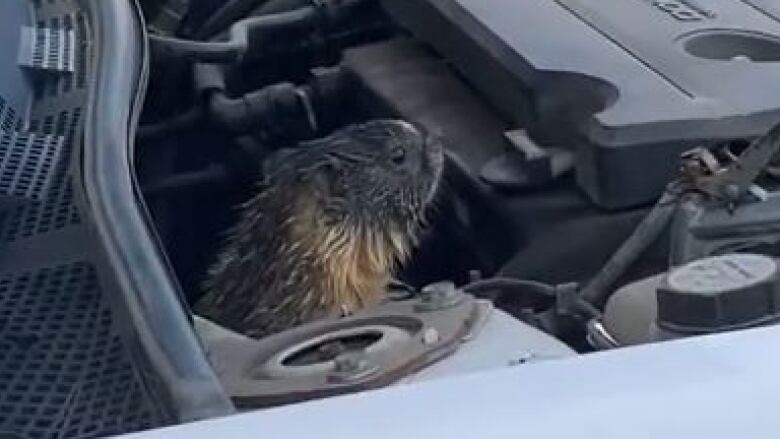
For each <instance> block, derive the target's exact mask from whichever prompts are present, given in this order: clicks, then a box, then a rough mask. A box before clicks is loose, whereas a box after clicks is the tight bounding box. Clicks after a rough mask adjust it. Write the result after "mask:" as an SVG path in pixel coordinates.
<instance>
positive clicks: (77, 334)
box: [0, 0, 171, 439]
mask: <svg viewBox="0 0 780 439" xmlns="http://www.w3.org/2000/svg"><path fill="white" fill-rule="evenodd" d="M30 3H31V5H32V6H34V8H31V9H30V11H32V12H33V14H34V15H35V21H34V22H32V23H24V22H22V23H20V22H19V21H23V20H24V19H26V16H24V15H23V14H16V15H15V14H13V13H11V12H10V11H11V9H10V7H11V5H13V4H16V2H5V1H2V0H0V27H2V26H5V27H4V29H9V27H11V26H13V29H15V31H14V32H15V33H14V35H17V36H21V40H20V41H19V43H20V45H22V46H24V45H25V44H28V47H32V46H31V45H34V46H36V47H37V48H36V49H35V56H32V55H31V56H32V58H34V61H35V63H37V64H36V65H35V66H28V67H34V69H30V68H22V67H20V66H19V65H17V64H13V63H10V64H9V63H2V64H0V77H13V76H12V75H5V76H3V74H2V73H3V69H9V71H10V69H15V71H19V70H21V71H23V73H24V74H25V75H26V76H27V78H26V79H25V81H23V83H21V82H20V83H14V84H11V87H10V88H8V87H7V88H5V89H0V90H6V91H5V92H0V95H2V94H3V93H10V92H11V91H16V92H19V93H18V96H17V95H14V100H11V96H10V94H9V95H8V96H0V198H2V199H5V200H8V199H11V198H9V197H12V198H13V202H12V203H2V204H0V438H5V437H11V438H13V437H19V438H47V439H48V438H93V437H105V436H109V435H117V434H122V433H128V432H133V431H138V430H142V429H147V428H152V427H159V426H162V425H165V424H167V423H170V422H171V417H170V411H168V410H166V407H164V406H163V403H162V402H161V398H160V397H159V395H158V394H156V393H153V391H154V390H155V387H154V383H153V382H152V383H150V382H148V381H146V380H144V379H143V377H146V376H148V373H147V372H141V369H140V367H139V365H138V364H137V363H136V362H135V361H133V357H132V356H131V355H130V353H131V352H135V351H134V350H133V349H131V348H130V346H129V345H128V344H127V343H126V341H125V340H126V339H125V338H124V337H122V336H121V335H122V332H121V331H122V328H123V326H120V325H119V324H118V320H119V319H117V318H116V316H117V315H118V314H117V312H119V308H114V306H115V305H116V302H117V301H116V300H115V299H112V296H114V295H115V294H117V293H115V292H113V291H112V287H111V286H110V284H104V283H103V281H104V280H110V277H106V276H103V275H102V273H100V272H99V268H98V267H99V265H97V264H96V261H97V256H95V255H94V253H93V249H94V248H95V247H97V246H96V245H94V237H93V235H92V232H91V231H90V228H89V227H87V224H86V221H84V220H83V219H84V218H85V216H84V215H83V214H81V213H80V212H79V206H78V204H77V203H76V200H75V194H76V187H75V185H74V179H75V177H74V174H73V166H72V160H73V157H74V155H75V153H76V152H77V150H78V149H79V148H80V147H81V145H82V142H83V129H84V115H85V114H86V111H85V104H86V102H87V99H88V96H87V93H88V87H87V86H88V83H89V80H90V63H91V56H92V55H91V54H92V47H93V44H94V43H93V42H92V40H91V35H90V31H91V26H90V23H89V19H88V15H87V14H86V13H85V11H83V10H81V9H80V5H82V4H84V5H88V4H89V2H82V1H80V0H56V1H55V0H40V1H31V2H30ZM25 13H27V11H26V10H25ZM27 18H28V17H27ZM24 26H28V27H30V28H35V29H36V32H37V33H36V35H35V36H33V35H31V34H30V32H31V30H30V29H27V30H24V31H22V28H23V27H24ZM41 30H43V31H41ZM24 34H26V36H24ZM25 38H27V39H28V40H29V41H26V42H25V41H23V40H24V39H25ZM63 38H64V40H63ZM58 39H59V42H58V41H57V40H58ZM33 43H34V44H33ZM11 46H12V45H8V47H0V55H2V54H3V51H4V50H5V51H14V53H13V58H14V59H15V58H16V56H17V53H16V52H15V51H18V50H20V49H19V47H11ZM19 53H22V52H19ZM29 53H32V52H29ZM6 55H7V53H6ZM32 58H31V59H32ZM35 63H30V64H35ZM22 92H23V93H22ZM19 96H22V97H24V96H27V102H24V100H23V99H20V98H19ZM3 98H6V99H5V100H3ZM12 102H13V103H12ZM25 104H26V105H25ZM99 273H100V275H98V274H99Z"/></svg>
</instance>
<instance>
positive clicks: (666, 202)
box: [581, 189, 679, 305]
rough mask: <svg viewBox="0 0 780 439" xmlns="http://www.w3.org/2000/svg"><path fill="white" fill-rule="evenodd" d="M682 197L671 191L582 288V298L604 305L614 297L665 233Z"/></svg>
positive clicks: (666, 193)
mask: <svg viewBox="0 0 780 439" xmlns="http://www.w3.org/2000/svg"><path fill="white" fill-rule="evenodd" d="M678 201H679V194H677V193H675V192H674V191H673V190H671V189H670V190H669V191H667V192H665V193H664V194H663V196H662V197H661V199H660V200H659V201H658V203H657V204H656V205H655V206H654V207H653V209H652V210H651V211H650V213H649V214H648V215H647V216H646V217H645V219H644V220H642V222H641V223H640V224H639V226H638V227H637V228H636V230H634V233H632V234H631V236H630V237H629V238H628V239H627V240H626V241H625V242H624V243H623V244H622V245H621V246H620V248H619V249H618V250H617V251H616V252H615V253H614V254H613V255H612V257H610V259H609V261H607V263H606V264H604V267H602V269H601V270H600V271H599V272H598V273H597V274H596V276H595V277H594V278H593V279H592V280H591V281H590V282H589V283H588V284H587V285H586V286H585V288H583V290H582V294H581V295H582V298H583V299H585V300H587V301H588V302H590V303H591V304H596V305H598V304H601V303H603V302H604V301H606V300H607V299H608V298H609V296H610V295H611V292H612V291H611V288H612V286H613V285H614V284H615V282H617V280H618V279H619V278H620V276H622V275H623V274H624V273H625V272H626V270H627V269H628V267H629V266H631V264H633V263H634V262H635V261H636V260H637V259H638V258H639V256H640V255H641V254H642V253H643V252H644V251H645V250H646V249H647V247H649V246H650V244H652V243H653V242H655V240H656V239H658V237H659V236H660V235H661V233H662V232H663V231H664V230H666V228H667V226H668V225H669V223H670V222H671V220H672V216H673V215H674V213H675V212H676V211H677V205H678Z"/></svg>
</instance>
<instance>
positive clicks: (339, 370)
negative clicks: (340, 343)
mask: <svg viewBox="0 0 780 439" xmlns="http://www.w3.org/2000/svg"><path fill="white" fill-rule="evenodd" d="M377 371H379V368H378V367H376V366H372V365H371V364H370V362H369V359H368V357H367V356H366V354H365V352H362V351H351V352H345V353H343V354H341V355H339V356H338V357H336V358H335V359H334V360H333V371H332V372H331V373H330V375H328V378H329V380H330V381H333V382H337V383H349V382H355V381H359V380H362V379H365V378H368V377H370V376H372V375H374V374H375V373H376V372H377Z"/></svg>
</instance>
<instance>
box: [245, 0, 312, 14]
mask: <svg viewBox="0 0 780 439" xmlns="http://www.w3.org/2000/svg"><path fill="white" fill-rule="evenodd" d="M311 3H312V0H268V1H266V2H265V3H264V4H263V5H262V6H260V7H259V8H257V10H256V11H255V12H254V15H265V14H278V13H280V12H284V11H290V10H293V9H297V8H301V7H304V6H306V5H309V4H311Z"/></svg>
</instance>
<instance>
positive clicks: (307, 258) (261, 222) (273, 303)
mask: <svg viewBox="0 0 780 439" xmlns="http://www.w3.org/2000/svg"><path fill="white" fill-rule="evenodd" d="M321 165H322V164H320V163H315V165H314V167H313V168H310V169H306V168H304V169H291V170H287V171H285V172H281V173H279V175H277V176H275V177H274V179H273V181H270V182H269V181H266V182H265V183H264V184H263V185H262V187H261V190H260V192H259V193H258V195H256V196H255V197H254V198H252V199H251V200H250V201H248V202H247V203H246V204H245V205H244V206H242V208H241V211H242V216H241V219H240V221H239V223H238V224H237V225H236V226H235V227H234V228H233V229H232V230H230V231H229V233H228V241H227V243H226V246H225V249H224V251H223V252H222V254H221V255H220V257H219V259H218V262H217V263H216V264H215V265H214V266H213V267H212V269H211V271H210V273H209V278H208V280H207V282H206V283H205V290H206V294H205V296H204V298H203V299H201V300H200V301H199V302H198V303H197V305H196V308H195V311H196V312H197V313H198V314H200V315H202V316H204V317H207V318H209V319H211V320H213V321H215V322H217V323H220V324H222V325H224V326H226V327H229V328H232V329H234V330H236V331H238V332H241V333H244V334H246V335H249V336H253V337H263V336H266V335H270V334H273V333H275V332H279V331H282V330H285V329H288V328H290V327H293V326H295V325H298V324H301V323H305V322H309V321H312V320H315V319H318V318H321V317H325V316H328V315H341V314H344V313H351V312H354V311H357V310H359V309H361V308H364V307H366V306H371V305H374V304H376V303H377V302H379V301H380V300H381V299H382V297H383V292H384V288H385V286H386V285H387V282H388V280H389V279H390V276H391V274H392V273H393V271H394V269H395V267H396V266H397V264H398V263H401V262H403V261H405V260H406V258H407V257H408V256H409V253H410V250H411V249H412V247H413V246H414V244H415V240H416V236H415V235H416V231H417V227H418V226H419V221H420V219H421V218H420V217H419V215H422V212H421V211H420V212H417V211H416V210H421V209H415V210H414V213H413V216H412V217H410V218H406V219H404V220H399V219H398V218H385V219H381V218H373V217H371V218H368V219H366V218H363V219H361V220H358V219H356V218H352V217H350V216H349V215H348V214H341V215H334V214H331V213H329V212H331V211H332V210H333V209H332V207H333V206H332V204H333V203H334V200H338V197H336V196H334V194H331V193H328V190H329V189H328V188H329V185H328V184H326V182H323V181H322V178H324V177H323V176H322V175H323V173H318V172H317V170H316V169H315V168H316V167H318V166H321ZM372 216H377V214H372Z"/></svg>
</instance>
